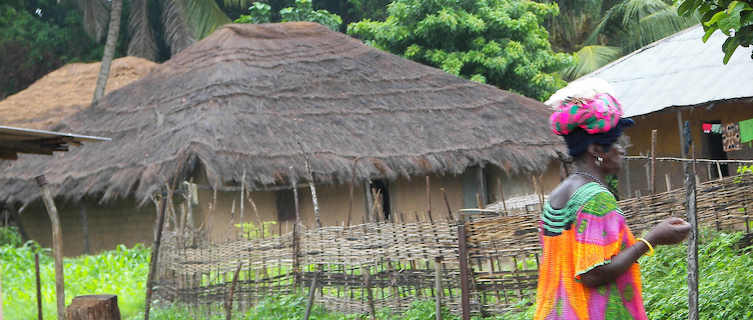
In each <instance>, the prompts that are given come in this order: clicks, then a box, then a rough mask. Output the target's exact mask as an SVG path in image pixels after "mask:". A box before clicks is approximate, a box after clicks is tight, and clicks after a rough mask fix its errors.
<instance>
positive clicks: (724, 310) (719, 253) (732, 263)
mask: <svg viewBox="0 0 753 320" xmlns="http://www.w3.org/2000/svg"><path fill="white" fill-rule="evenodd" d="M742 237H743V234H742V233H732V234H727V233H718V232H711V231H704V232H702V233H701V243H700V249H699V254H698V258H699V262H700V281H699V283H700V285H699V292H700V306H701V309H700V312H701V314H700V317H701V319H751V318H753V309H750V306H751V305H753V296H751V295H750V292H753V273H751V272H749V271H750V270H753V246H748V247H745V248H742V246H740V239H741V238H742ZM19 243H20V239H19V237H18V235H17V234H15V232H14V231H13V230H12V229H10V228H0V260H1V261H2V262H3V263H2V268H1V270H0V271H1V272H2V277H3V293H2V294H3V303H4V305H3V311H4V315H5V318H6V319H9V320H14V319H24V320H25V319H32V318H34V317H35V316H36V307H35V306H36V296H35V293H34V282H35V280H34V273H33V270H34V268H33V266H34V253H35V252H39V253H40V266H41V277H42V285H43V289H42V295H43V301H44V317H45V318H46V319H54V318H55V292H54V277H55V272H54V268H53V259H52V258H51V257H50V255H49V249H40V248H39V247H38V245H36V244H35V243H34V242H27V243H26V244H23V245H20V246H17V245H19ZM148 259H149V249H147V248H144V247H143V246H141V245H137V246H135V247H134V248H131V249H128V248H125V247H123V246H121V247H118V248H117V249H115V250H111V251H105V252H102V253H100V254H98V255H95V256H81V257H77V258H71V259H65V275H66V299H67V300H68V301H67V302H68V303H70V300H71V299H72V298H73V297H75V296H77V295H83V294H92V293H112V294H117V295H118V304H119V305H120V310H121V314H122V315H123V319H129V320H135V319H141V318H143V302H144V282H145V280H146V274H147V272H148V263H147V262H148ZM639 262H640V264H641V270H642V272H643V279H644V280H643V296H644V300H645V306H646V310H647V312H648V316H649V318H650V319H668V320H675V319H677V320H679V319H687V308H688V307H687V282H686V275H687V268H686V246H667V247H661V248H659V249H658V250H657V253H656V255H654V256H653V257H643V258H641V260H640V261H639ZM520 263H522V262H520ZM305 308H306V299H305V298H304V297H303V296H281V297H270V298H268V299H266V300H264V301H262V302H260V303H259V304H258V305H257V306H256V307H255V308H253V309H251V310H248V311H247V312H239V311H236V312H235V315H234V318H235V319H249V320H251V319H254V320H255V319H302V318H303V315H304V313H305ZM514 309H516V310H519V311H520V312H518V313H509V314H505V315H499V316H496V317H491V318H486V319H495V320H523V319H530V318H532V316H533V311H534V308H533V306H531V305H530V301H525V300H521V301H520V302H519V303H518V304H517V305H516V306H515V308H514ZM152 310H153V313H152V319H157V320H173V319H176V320H177V319H191V318H194V316H198V317H199V318H202V319H224V312H223V311H222V310H221V309H218V308H215V309H212V310H207V309H199V310H194V309H192V308H187V307H184V306H178V305H165V304H160V303H156V304H155V306H154V308H152ZM378 313H379V314H378V317H377V318H378V319H394V320H421V319H433V318H434V303H433V301H423V300H422V301H416V302H414V303H413V305H412V306H411V308H410V309H408V310H407V311H406V312H404V313H402V314H392V313H391V312H390V311H389V310H386V309H385V310H379V311H378ZM443 313H444V314H443V315H444V319H450V320H457V319H459V317H457V316H456V315H453V314H450V313H449V312H448V311H447V310H444V311H443ZM363 318H364V316H363V315H343V314H340V313H334V312H327V311H326V310H324V309H323V308H322V307H320V306H316V307H315V308H314V311H313V316H312V319H319V320H328V319H363ZM475 319H477V320H478V319H481V318H478V317H477V318H475Z"/></svg>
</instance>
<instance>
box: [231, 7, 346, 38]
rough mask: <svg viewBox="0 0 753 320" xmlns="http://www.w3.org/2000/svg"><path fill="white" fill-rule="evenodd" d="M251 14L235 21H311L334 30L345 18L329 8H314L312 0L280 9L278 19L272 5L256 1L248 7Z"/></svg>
mask: <svg viewBox="0 0 753 320" xmlns="http://www.w3.org/2000/svg"><path fill="white" fill-rule="evenodd" d="M248 11H249V14H247V15H241V16H240V17H239V18H238V19H236V20H235V23H267V22H291V21H311V22H317V23H320V24H322V25H325V26H327V27H328V28H330V29H332V30H335V31H337V30H339V29H340V25H342V23H343V20H342V18H340V16H339V15H337V14H334V13H330V12H329V11H327V10H314V7H313V5H312V4H311V0H295V6H294V7H287V8H283V9H281V10H280V20H279V21H276V20H275V19H273V16H272V6H270V5H269V4H266V3H263V2H254V3H253V5H251V7H249V8H248Z"/></svg>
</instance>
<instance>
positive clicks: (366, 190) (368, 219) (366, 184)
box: [363, 179, 374, 223]
mask: <svg viewBox="0 0 753 320" xmlns="http://www.w3.org/2000/svg"><path fill="white" fill-rule="evenodd" d="M363 193H364V194H366V216H365V217H364V218H365V220H366V221H365V222H367V223H368V222H373V221H374V219H373V218H372V217H371V211H372V209H371V207H372V206H373V205H374V199H373V198H372V195H371V180H368V179H367V180H366V181H364V182H363Z"/></svg>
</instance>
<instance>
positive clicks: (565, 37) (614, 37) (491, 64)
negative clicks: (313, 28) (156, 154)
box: [0, 0, 753, 100]
mask: <svg viewBox="0 0 753 320" xmlns="http://www.w3.org/2000/svg"><path fill="white" fill-rule="evenodd" d="M709 2H710V1H709ZM722 2H724V4H722V5H726V6H729V8H727V7H720V6H715V7H709V6H708V5H707V4H706V1H701V0H684V1H673V0H564V1H550V0H537V1H531V0H395V1H390V0H267V1H260V2H253V1H249V0H4V1H3V2H2V3H0V99H2V98H4V97H6V96H8V95H11V94H13V93H16V92H18V91H20V90H23V89H24V88H26V87H27V86H29V85H30V84H31V83H33V82H34V81H35V80H37V79H39V78H40V77H42V76H44V75H45V74H47V73H49V72H50V71H53V70H55V69H57V68H59V67H61V66H62V65H64V64H66V63H70V62H94V61H99V60H101V59H102V53H103V51H104V50H103V49H104V46H105V43H106V38H107V32H108V25H109V21H110V16H111V12H110V9H111V7H112V8H113V9H114V11H115V10H119V11H120V12H119V16H120V23H119V26H120V28H119V32H117V34H116V39H117V41H112V44H113V46H114V52H115V57H116V58H117V57H121V56H126V55H130V56H138V57H143V58H146V59H149V60H152V61H156V62H162V61H165V60H167V59H169V58H170V57H171V56H172V55H174V54H176V53H177V52H178V51H180V50H182V49H184V48H186V47H187V46H189V45H191V44H192V43H194V42H196V41H198V40H200V39H201V38H203V37H205V36H207V35H209V34H211V33H212V32H213V31H214V30H215V29H217V28H218V27H220V26H222V25H223V24H226V23H231V22H238V23H265V22H280V21H315V22H319V23H321V24H323V25H326V26H328V27H330V28H331V29H334V30H338V31H341V32H344V33H347V34H349V35H351V36H354V37H356V38H359V39H361V40H363V41H364V42H366V43H368V44H370V45H372V46H375V47H377V48H380V49H383V50H386V51H389V52H392V53H394V54H397V55H401V56H404V57H406V58H409V59H412V60H415V61H418V62H420V63H424V64H427V65H431V66H435V67H438V68H441V69H443V70H445V71H447V72H449V73H452V74H455V75H459V76H462V77H465V78H468V79H471V80H474V81H478V82H483V83H488V84H492V85H495V86H497V87H500V88H502V89H506V90H511V91H514V92H518V93H521V94H524V95H526V96H529V97H532V98H536V99H540V100H543V99H546V98H547V97H548V96H549V95H550V94H551V93H552V92H554V91H555V90H557V89H558V88H560V87H562V86H564V85H565V84H566V82H567V81H571V80H573V79H576V78H578V77H580V76H582V75H584V74H587V73H589V72H591V71H594V70H596V69H598V68H599V67H601V66H603V65H605V64H607V63H609V62H611V61H614V60H615V59H617V58H619V57H621V56H623V55H625V54H628V53H630V52H632V51H633V50H636V49H638V48H640V47H642V46H644V45H646V44H649V43H651V42H653V41H656V40H659V39H661V38H664V37H666V36H668V35H671V34H673V33H676V32H678V31H681V30H683V29H685V28H687V27H690V26H692V25H695V24H697V23H699V21H701V20H702V21H705V22H707V23H708V22H709V21H711V20H714V19H715V20H714V21H712V23H710V24H709V25H710V27H708V28H707V29H712V28H716V29H718V30H722V32H725V33H727V34H728V35H730V38H735V39H734V41H731V43H730V44H729V45H728V47H737V46H743V45H745V44H748V43H750V42H749V41H748V40H749V39H747V38H746V37H747V35H748V33H750V34H751V35H753V14H751V13H752V12H753V8H751V6H750V0H748V1H722ZM116 3H117V4H118V5H114V4H116ZM678 9H680V12H681V13H682V15H680V14H678ZM704 10H705V11H704ZM709 12H710V13H709ZM730 17H731V18H730ZM730 31H731V34H730ZM735 31H737V32H735ZM699 41H701V39H699ZM725 51H727V50H726V49H725Z"/></svg>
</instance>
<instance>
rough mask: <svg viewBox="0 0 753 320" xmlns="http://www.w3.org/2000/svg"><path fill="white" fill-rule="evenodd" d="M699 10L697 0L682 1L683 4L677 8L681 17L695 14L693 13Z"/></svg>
mask: <svg viewBox="0 0 753 320" xmlns="http://www.w3.org/2000/svg"><path fill="white" fill-rule="evenodd" d="M697 8H698V1H697V0H685V1H682V4H680V6H679V7H678V8H677V14H679V15H681V16H686V17H687V16H689V15H691V14H693V12H694V11H695V10H696V9H697Z"/></svg>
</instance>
